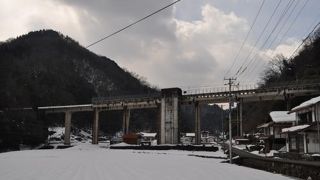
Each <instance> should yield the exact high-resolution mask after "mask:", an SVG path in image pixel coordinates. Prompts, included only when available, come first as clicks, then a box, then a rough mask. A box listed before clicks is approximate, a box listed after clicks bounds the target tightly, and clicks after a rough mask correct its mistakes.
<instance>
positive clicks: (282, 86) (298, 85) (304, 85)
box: [183, 81, 320, 96]
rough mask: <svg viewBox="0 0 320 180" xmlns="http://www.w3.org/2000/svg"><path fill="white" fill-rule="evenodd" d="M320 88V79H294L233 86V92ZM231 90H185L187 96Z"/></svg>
mask: <svg viewBox="0 0 320 180" xmlns="http://www.w3.org/2000/svg"><path fill="white" fill-rule="evenodd" d="M314 88H318V89H320V81H318V82H317V81H294V82H286V83H277V84H274V85H269V86H259V85H242V86H235V87H232V89H231V91H232V94H238V93H258V92H279V91H283V90H303V89H314ZM228 92H229V89H228V88H227V87H224V88H202V89H186V90H184V91H183V95H185V96H193V95H200V96H201V95H207V94H216V95H218V96H221V95H226V94H227V93H228Z"/></svg>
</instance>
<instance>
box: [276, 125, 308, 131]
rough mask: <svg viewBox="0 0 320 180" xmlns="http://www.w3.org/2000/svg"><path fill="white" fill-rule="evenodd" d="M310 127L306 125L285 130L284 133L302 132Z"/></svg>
mask: <svg viewBox="0 0 320 180" xmlns="http://www.w3.org/2000/svg"><path fill="white" fill-rule="evenodd" d="M309 126H310V125H308V124H304V125H298V126H292V127H289V128H283V129H282V132H283V133H288V132H295V131H301V130H303V129H306V128H307V127H309Z"/></svg>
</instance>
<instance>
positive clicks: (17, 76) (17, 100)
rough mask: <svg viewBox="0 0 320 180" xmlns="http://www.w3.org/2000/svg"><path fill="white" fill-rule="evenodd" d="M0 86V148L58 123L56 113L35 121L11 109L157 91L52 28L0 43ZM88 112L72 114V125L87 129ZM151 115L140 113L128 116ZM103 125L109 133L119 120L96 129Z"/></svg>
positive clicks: (35, 139) (37, 136) (42, 135)
mask: <svg viewBox="0 0 320 180" xmlns="http://www.w3.org/2000/svg"><path fill="white" fill-rule="evenodd" d="M0 87H1V88H0V150H1V149H8V148H9V149H18V147H17V146H18V145H19V144H21V143H22V144H31V145H36V144H39V143H41V142H44V141H45V140H46V138H47V133H48V131H47V127H48V126H49V125H50V123H51V124H52V123H53V124H56V123H57V122H60V123H61V124H63V115H60V114H57V115H51V116H46V119H40V118H38V116H37V115H36V113H35V112H33V111H18V110H16V111H13V109H19V108H20V109H21V108H23V107H33V108H34V107H39V106H52V105H69V104H85V103H91V98H93V97H101V96H116V95H129V94H142V93H143V94H146V93H154V92H156V91H157V90H156V89H155V88H151V87H149V85H148V83H146V82H145V81H144V80H141V78H139V77H138V76H137V75H135V74H134V73H130V72H128V71H125V70H123V69H122V68H120V67H119V66H118V65H117V64H116V63H115V62H114V61H112V60H110V59H108V58H106V57H103V56H99V55H96V54H94V53H92V52H90V51H89V50H88V49H86V48H84V47H83V46H81V45H80V44H79V43H78V42H76V41H75V40H73V39H71V38H70V37H68V36H64V35H62V34H61V33H59V32H56V31H53V30H40V31H34V32H30V33H28V34H26V35H22V36H19V37H17V38H15V39H10V40H7V41H6V42H2V43H0ZM8 109H10V110H8ZM91 116H92V114H90V113H82V114H81V113H80V114H78V113H75V114H74V116H73V119H76V121H73V124H74V125H78V126H87V127H90V125H91V121H90V120H89V121H88V119H90V118H92V117H91ZM150 116H152V115H150V113H144V115H141V116H139V117H136V118H133V120H135V119H138V120H136V121H144V120H145V119H146V118H149V117H150ZM133 117H135V116H134V115H133ZM101 119H121V113H120V112H116V113H109V112H104V113H102V115H101ZM149 119H150V118H149ZM138 123H139V122H138ZM139 124H143V123H139ZM143 125H144V127H141V128H143V129H144V128H150V129H152V127H153V126H154V124H153V123H150V122H149V123H144V124H143ZM106 127H107V128H109V129H107V130H108V131H109V132H114V131H117V130H119V129H121V121H112V122H107V121H105V120H103V121H101V128H106ZM103 130H105V129H103Z"/></svg>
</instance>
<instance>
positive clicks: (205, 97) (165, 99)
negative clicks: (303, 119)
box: [38, 83, 320, 145]
mask: <svg viewBox="0 0 320 180" xmlns="http://www.w3.org/2000/svg"><path fill="white" fill-rule="evenodd" d="M231 94H232V97H233V99H234V101H235V102H238V104H239V105H240V109H242V108H241V107H242V104H243V103H245V102H256V101H274V100H284V101H286V102H287V104H288V107H289V104H290V99H292V98H294V97H299V96H311V95H319V94H320V83H295V84H285V85H282V86H280V85H279V86H274V87H264V88H251V89H243V88H242V89H241V88H239V89H233V91H231ZM228 97H229V92H228V91H226V90H222V91H213V90H211V91H208V90H206V91H202V92H201V91H197V93H190V92H187V91H182V90H181V89H180V88H168V89H162V90H161V92H160V93H156V94H144V95H133V96H117V97H97V98H93V99H92V103H91V104H82V105H68V106H47V107H38V110H40V111H44V112H45V113H65V136H64V137H65V139H64V141H65V144H67V145H68V144H70V129H71V118H72V113H74V112H84V111H92V112H93V114H94V117H93V122H92V123H93V126H92V143H93V144H98V130H99V113H100V112H102V111H114V110H122V111H123V132H124V133H127V132H129V124H130V110H133V109H148V108H157V109H158V110H159V114H160V118H159V121H160V123H159V124H160V127H159V130H158V137H159V142H160V143H161V144H177V143H178V141H179V123H178V122H179V116H180V106H181V105H184V104H193V105H194V107H195V134H196V138H195V139H196V144H200V131H201V129H200V127H201V126H200V113H201V110H200V104H208V103H226V102H228ZM241 117H242V112H241V111H240V121H241Z"/></svg>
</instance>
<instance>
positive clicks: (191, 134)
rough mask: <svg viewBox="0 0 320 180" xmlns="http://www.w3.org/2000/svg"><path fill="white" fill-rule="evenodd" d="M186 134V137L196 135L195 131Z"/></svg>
mask: <svg viewBox="0 0 320 180" xmlns="http://www.w3.org/2000/svg"><path fill="white" fill-rule="evenodd" d="M186 136H187V137H195V136H196V133H186Z"/></svg>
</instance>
